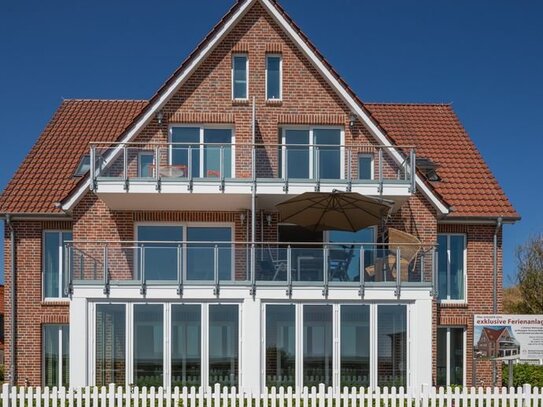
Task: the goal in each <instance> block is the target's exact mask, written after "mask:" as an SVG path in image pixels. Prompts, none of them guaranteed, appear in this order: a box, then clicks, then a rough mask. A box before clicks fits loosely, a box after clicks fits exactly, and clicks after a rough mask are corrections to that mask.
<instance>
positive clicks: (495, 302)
mask: <svg viewBox="0 0 543 407" xmlns="http://www.w3.org/2000/svg"><path fill="white" fill-rule="evenodd" d="M502 221H503V218H502V217H501V216H500V217H498V219H496V229H494V247H493V262H494V264H493V275H492V313H493V314H497V313H498V233H499V231H500V228H501V227H502ZM497 381H498V369H497V364H496V361H495V360H494V361H492V383H493V385H494V386H496V382H497Z"/></svg>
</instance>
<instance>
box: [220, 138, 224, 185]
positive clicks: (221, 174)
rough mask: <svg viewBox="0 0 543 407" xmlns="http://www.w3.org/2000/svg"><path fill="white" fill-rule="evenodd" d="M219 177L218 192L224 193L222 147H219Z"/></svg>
mask: <svg viewBox="0 0 543 407" xmlns="http://www.w3.org/2000/svg"><path fill="white" fill-rule="evenodd" d="M219 166H220V168H219V176H220V182H221V184H220V187H219V190H220V191H221V192H222V191H224V146H221V147H220V150H219Z"/></svg>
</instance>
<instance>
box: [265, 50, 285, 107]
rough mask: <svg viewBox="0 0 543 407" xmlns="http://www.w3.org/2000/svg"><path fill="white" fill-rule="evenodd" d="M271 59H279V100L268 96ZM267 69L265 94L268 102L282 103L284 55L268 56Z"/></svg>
mask: <svg viewBox="0 0 543 407" xmlns="http://www.w3.org/2000/svg"><path fill="white" fill-rule="evenodd" d="M269 58H279V98H277V99H275V98H270V97H269V96H268V60H269ZM265 63H266V66H265V67H264V68H265V85H264V86H265V90H264V91H265V92H266V100H267V101H268V102H280V101H282V100H283V55H282V54H271V53H270V54H266V61H265Z"/></svg>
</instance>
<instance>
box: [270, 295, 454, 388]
mask: <svg viewBox="0 0 543 407" xmlns="http://www.w3.org/2000/svg"><path fill="white" fill-rule="evenodd" d="M267 305H294V306H295V324H294V325H295V341H296V344H295V349H296V356H295V357H296V359H295V360H296V362H295V371H296V373H295V377H296V379H295V381H296V384H295V387H297V388H301V386H303V385H304V384H303V363H304V337H303V330H304V321H303V307H304V306H305V305H330V306H332V331H333V335H332V355H333V356H332V387H333V388H335V389H339V388H340V384H341V383H340V381H341V306H343V305H364V306H368V307H369V314H370V321H369V330H370V335H369V337H370V343H369V349H370V353H369V357H370V361H369V367H370V369H369V370H370V373H369V375H370V377H369V379H370V380H369V381H370V387H371V388H376V387H377V386H378V356H379V349H378V348H379V332H378V326H379V321H378V307H379V306H382V305H402V306H404V307H405V313H406V355H405V364H406V372H405V376H406V383H407V386H410V383H411V381H412V373H411V350H410V346H411V345H410V339H409V338H410V335H411V327H410V323H411V321H410V320H411V316H410V311H411V307H410V304H409V303H407V302H394V303H387V302H348V301H345V302H342V303H337V302H324V301H318V302H297V303H294V304H293V303H292V302H290V303H289V302H284V301H283V302H271V301H267V302H263V303H262V305H261V318H260V320H261V327H260V332H261V335H262V336H261V341H260V343H261V359H260V360H261V381H260V382H261V387H262V389H263V390H264V389H265V387H266V306H267ZM464 343H465V341H464Z"/></svg>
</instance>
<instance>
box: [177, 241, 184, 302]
mask: <svg viewBox="0 0 543 407" xmlns="http://www.w3.org/2000/svg"><path fill="white" fill-rule="evenodd" d="M181 253H182V251H181V245H180V244H177V295H179V296H182V295H183V257H182V255H181Z"/></svg>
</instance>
